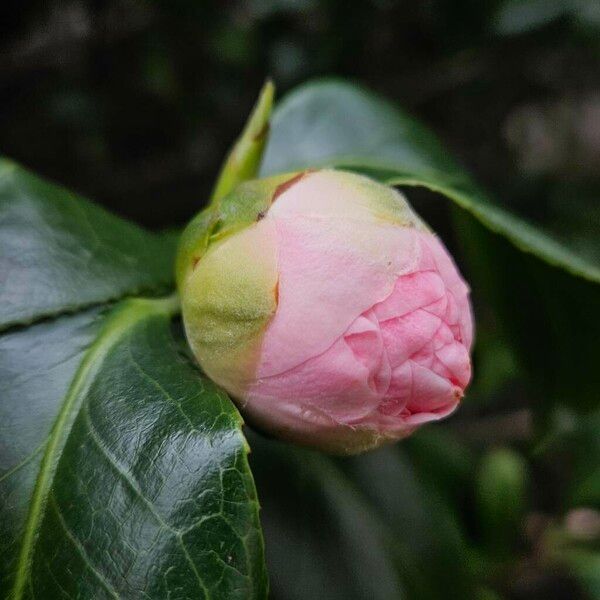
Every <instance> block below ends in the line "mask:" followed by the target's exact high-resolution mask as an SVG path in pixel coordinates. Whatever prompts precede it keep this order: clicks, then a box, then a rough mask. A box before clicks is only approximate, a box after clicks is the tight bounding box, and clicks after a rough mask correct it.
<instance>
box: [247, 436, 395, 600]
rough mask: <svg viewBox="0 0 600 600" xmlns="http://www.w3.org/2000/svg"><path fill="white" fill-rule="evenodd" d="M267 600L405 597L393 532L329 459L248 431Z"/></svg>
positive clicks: (383, 599)
mask: <svg viewBox="0 0 600 600" xmlns="http://www.w3.org/2000/svg"><path fill="white" fill-rule="evenodd" d="M251 444H252V454H251V464H252V470H253V472H254V474H255V477H256V481H257V485H258V488H259V489H260V497H261V503H262V521H263V527H264V532H265V538H266V552H267V565H268V568H269V574H270V580H271V598H273V600H305V599H306V598H327V600H354V599H363V598H364V599H367V598H368V599H369V600H371V599H372V600H379V599H380V600H392V599H401V598H404V597H405V596H404V594H403V591H402V589H403V586H402V583H401V581H400V578H399V574H398V570H397V568H396V565H395V561H394V556H393V553H392V552H391V541H392V540H391V537H390V535H389V532H388V531H386V529H385V527H384V524H383V523H382V522H381V521H380V520H379V519H378V516H377V515H376V514H375V513H374V512H373V511H371V509H370V507H369V506H368V504H367V503H366V502H365V500H364V498H362V497H361V494H360V491H359V490H358V489H357V488H356V486H355V484H354V483H353V482H352V481H349V480H348V479H347V477H346V476H345V475H344V474H343V472H342V471H340V469H339V468H338V467H337V466H336V464H335V462H334V461H333V460H331V459H330V458H328V457H326V456H324V455H320V454H317V453H315V452H310V451H307V450H302V449H299V448H295V447H293V446H289V445H284V444H281V443H278V442H274V441H267V440H265V439H264V438H261V437H259V436H257V435H254V436H252V438H251Z"/></svg>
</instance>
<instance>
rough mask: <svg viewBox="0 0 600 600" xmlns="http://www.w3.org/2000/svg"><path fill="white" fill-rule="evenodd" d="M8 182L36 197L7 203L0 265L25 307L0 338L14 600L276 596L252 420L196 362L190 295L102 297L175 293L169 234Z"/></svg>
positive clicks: (49, 189) (5, 576)
mask: <svg viewBox="0 0 600 600" xmlns="http://www.w3.org/2000/svg"><path fill="white" fill-rule="evenodd" d="M6 176H8V177H14V178H15V180H18V181H20V182H22V181H24V180H25V181H27V182H29V183H28V185H29V184H31V187H30V188H28V189H29V193H27V194H25V193H23V194H22V195H21V193H20V191H19V190H22V189H23V188H22V187H16V188H15V187H13V188H11V189H12V190H13V192H14V194H13V195H11V194H10V193H9V191H8V190H9V188H8V187H5V188H4V195H3V196H2V204H0V223H2V226H3V227H4V230H3V232H8V233H10V237H11V239H9V240H8V242H7V244H8V245H7V246H5V247H6V248H9V249H11V251H16V250H17V249H18V248H19V247H21V248H23V249H26V252H25V253H24V255H23V256H22V257H21V256H17V258H16V259H15V260H14V261H12V260H6V261H4V262H2V265H1V266H2V271H0V273H1V276H2V278H3V280H4V281H9V280H12V278H15V282H12V283H11V284H10V286H11V287H10V297H11V299H12V301H13V306H16V307H18V308H19V311H20V312H19V313H18V316H17V317H15V318H13V317H14V315H15V314H16V313H14V311H13V312H10V311H7V312H6V314H4V315H3V316H4V317H6V318H5V324H10V325H11V326H9V327H8V328H7V329H6V330H5V331H4V332H3V333H2V335H0V394H1V401H0V590H2V593H3V597H7V598H11V600H20V599H21V598H34V597H35V598H59V597H73V598H94V599H96V598H98V599H100V598H117V597H129V598H133V597H144V598H161V599H162V598H180V599H183V598H192V597H193V598H227V599H229V598H240V599H242V598H243V599H246V598H264V597H265V596H266V573H265V567H264V559H263V541H262V534H261V531H260V525H259V520H258V503H257V499H256V492H255V488H254V483H253V480H252V476H251V473H250V470H249V467H248V463H247V444H246V442H245V439H244V437H243V435H242V432H241V418H240V416H239V413H238V412H237V410H236V409H235V407H234V406H233V404H232V403H231V401H230V400H229V399H228V398H227V396H226V395H225V394H224V393H223V392H221V391H220V390H219V389H218V388H216V386H214V385H213V384H212V383H211V382H210V381H208V380H207V379H206V378H205V377H204V376H203V375H202V374H201V373H199V372H198V370H197V369H196V368H195V367H194V366H193V365H192V363H191V362H190V361H189V360H188V359H187V357H186V356H185V352H184V351H183V350H182V349H183V348H184V341H183V339H182V338H181V334H180V333H179V332H178V330H177V329H172V324H171V321H172V318H173V315H174V314H175V313H176V312H177V311H178V309H179V306H178V302H177V299H176V298H174V297H167V298H131V299H125V300H121V301H119V302H117V303H116V304H111V305H106V304H105V303H104V304H103V302H104V301H106V300H107V299H109V298H119V297H121V296H123V295H126V296H129V295H131V294H133V293H136V292H138V291H140V290H141V289H142V288H143V289H146V290H148V293H157V292H158V291H159V290H161V289H164V288H166V287H170V286H172V285H173V284H172V281H171V280H172V274H171V271H172V264H171V265H170V267H169V271H168V273H167V267H166V264H165V265H163V267H161V266H160V261H161V260H164V261H165V262H166V261H167V260H168V262H169V263H170V261H171V259H172V243H171V240H169V239H168V238H161V237H160V236H154V235H152V234H148V233H145V232H143V231H142V230H140V229H138V228H136V227H133V226H131V225H129V224H126V223H123V222H121V221H119V220H118V219H116V218H115V217H111V216H109V215H107V214H106V213H104V212H103V211H100V210H99V209H96V208H94V207H93V206H91V205H88V204H85V203H84V204H83V205H82V206H79V204H78V200H75V199H74V198H72V197H71V196H70V195H69V194H67V193H65V192H64V190H61V189H60V188H56V187H54V186H51V185H50V184H47V183H44V182H42V181H40V180H38V179H37V178H35V177H33V176H30V175H29V174H27V173H23V172H22V171H21V170H20V169H19V168H18V167H16V166H12V172H11V173H7V174H6ZM33 190H35V191H36V193H37V195H35V198H34V194H33ZM84 223H87V225H85V228H87V230H86V229H85V228H84V226H83V225H84ZM113 226H114V229H113V230H112V233H110V232H108V231H104V230H108V228H109V227H113ZM93 231H97V232H98V237H93V236H91V235H89V233H90V232H93ZM129 233H131V235H132V238H131V239H125V238H126V236H127V235H128V234H129ZM36 235H37V236H38V237H37V238H36ZM118 235H120V236H122V237H123V239H122V240H119V239H118ZM111 236H115V237H114V239H113V238H111ZM36 240H37V241H36ZM40 240H42V241H43V242H44V244H45V251H44V246H43V245H42V244H41V243H40ZM99 240H102V241H99ZM1 243H5V240H4V239H3V240H2V242H1ZM36 257H38V258H37V260H36ZM82 257H83V258H82ZM157 257H158V258H157ZM2 259H4V256H2ZM17 259H18V260H17ZM59 259H64V261H63V262H61V263H60V264H58V263H56V264H55V263H54V262H52V261H58V260H59ZM83 259H85V263H82V260H83ZM18 261H21V262H18ZM145 261H158V262H155V264H154V266H150V265H147V267H148V268H147V269H146V271H145V273H142V274H140V273H138V272H137V271H136V270H137V269H138V268H141V267H142V265H144V263H145ZM82 267H84V268H82ZM113 267H114V269H113ZM145 267H146V266H144V268H145ZM46 268H47V269H48V270H49V271H50V274H48V275H47V276H46V279H44V283H43V285H41V284H40V285H37V282H36V281H35V274H36V273H42V272H45V271H44V269H46ZM52 274H54V276H55V277H56V278H57V279H56V280H52V279H51V278H50V275H52ZM19 278H21V279H19ZM98 278H100V279H101V280H102V281H101V282H100V283H98V281H97V279H98ZM140 282H142V287H141V288H140V287H139V286H140ZM88 286H89V288H90V289H91V290H93V292H94V293H89V294H88V292H89V290H87V291H86V288H87V287H88ZM136 286H137V287H136ZM63 287H64V289H62V288H63ZM3 291H4V290H3ZM53 294H54V295H53ZM86 294H88V295H86ZM89 304H93V305H94V306H92V307H87V306H88V305H89ZM86 307H87V308H86ZM11 319H12V320H11ZM15 319H16V320H15ZM34 319H35V320H36V322H34V323H29V324H28V323H27V322H29V321H31V320H34ZM17 323H18V324H17Z"/></svg>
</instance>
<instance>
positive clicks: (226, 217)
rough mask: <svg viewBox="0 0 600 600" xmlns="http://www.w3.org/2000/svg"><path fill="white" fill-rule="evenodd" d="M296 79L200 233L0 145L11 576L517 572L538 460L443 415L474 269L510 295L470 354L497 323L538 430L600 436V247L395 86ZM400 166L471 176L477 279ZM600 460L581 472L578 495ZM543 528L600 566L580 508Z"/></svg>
mask: <svg viewBox="0 0 600 600" xmlns="http://www.w3.org/2000/svg"><path fill="white" fill-rule="evenodd" d="M272 102H273V86H272V85H271V84H270V83H268V84H267V85H266V86H265V87H264V89H263V91H262V93H261V96H260V98H259V101H258V103H257V105H256V107H255V109H254V111H253V113H252V115H251V117H250V119H249V121H248V124H247V126H246V128H245V129H244V131H243V132H242V134H241V136H240V138H239V140H238V141H237V142H236V143H235V144H234V146H233V149H232V151H231V153H230V155H229V157H228V158H227V160H226V162H225V164H224V166H223V168H222V171H221V173H220V174H219V175H218V178H217V181H216V184H215V188H214V192H213V195H212V198H211V199H210V201H209V202H208V204H206V207H205V208H204V210H203V211H202V212H200V213H199V214H198V216H196V217H195V218H193V220H192V221H191V222H190V224H189V225H188V226H187V228H186V229H185V230H184V231H183V232H182V233H179V232H169V233H151V232H148V231H144V230H142V229H140V228H138V227H137V226H135V225H133V224H131V223H129V222H126V221H124V220H121V219H119V218H117V217H115V216H113V215H111V214H108V213H106V212H105V211H104V210H103V209H101V208H99V207H97V206H95V205H94V204H91V203H89V202H88V201H86V200H84V199H82V198H79V197H76V196H75V195H74V194H72V193H70V192H68V191H66V190H64V189H63V188H61V187H59V186H56V185H54V184H51V183H48V182H46V181H44V180H42V179H40V178H38V177H37V176H35V175H34V174H32V173H30V172H29V171H27V170H26V169H24V168H23V167H21V166H19V165H17V164H15V163H13V162H11V161H10V160H7V159H5V160H2V162H1V163H0V284H1V285H0V328H1V336H0V388H1V390H2V392H1V399H0V591H1V593H2V594H3V597H5V598H10V599H11V600H22V599H25V598H42V599H52V598H94V599H96V598H98V599H100V598H157V599H158V598H161V599H162V598H170V599H173V600H174V599H187V598H206V599H209V598H211V599H212V598H215V599H216V598H223V599H230V598H239V599H249V598H266V596H267V593H268V588H269V583H268V582H269V580H270V588H271V592H272V595H273V597H275V598H328V599H336V598H344V599H348V598H382V599H383V598H388V599H389V598H402V597H408V598H419V599H421V598H425V599H427V598H448V597H457V598H481V599H484V598H499V597H502V596H501V595H500V596H499V595H497V594H502V591H503V587H502V586H503V584H502V583H501V582H502V573H509V574H510V573H511V572H512V571H511V568H516V567H515V565H514V564H513V565H511V563H510V560H509V559H508V558H507V557H510V556H511V554H514V553H516V552H518V548H520V547H521V546H522V544H523V540H522V539H520V533H519V532H520V531H521V529H522V527H523V519H524V515H525V511H526V503H527V501H528V499H527V481H528V467H527V465H526V464H525V462H524V461H523V460H522V459H521V457H520V456H519V455H517V454H515V453H514V452H512V451H511V450H508V449H495V448H492V449H490V450H489V452H487V453H485V452H484V453H483V457H482V458H481V459H476V458H475V457H474V454H473V452H472V451H471V450H470V449H467V448H464V447H463V446H461V444H460V442H459V441H458V440H457V439H456V437H455V436H453V435H452V434H451V433H448V432H440V431H438V430H435V431H434V428H433V427H432V428H431V429H432V432H431V433H427V431H428V426H427V425H426V424H427V423H429V422H432V421H437V420H440V419H442V418H444V417H447V416H448V415H450V413H452V412H453V411H454V410H455V409H456V408H457V406H458V405H459V403H460V402H461V401H462V402H465V403H468V401H469V392H468V390H467V386H468V384H469V382H470V379H471V350H472V342H473V337H474V321H475V319H474V317H473V311H472V308H471V304H470V296H469V294H470V292H469V288H471V293H472V295H473V298H474V301H475V306H476V308H477V306H478V298H485V300H486V303H487V306H489V307H490V310H491V312H492V313H493V314H492V316H490V315H489V314H482V315H481V319H480V315H479V314H477V310H476V311H475V315H476V317H477V319H476V320H477V323H478V331H479V323H480V322H481V323H482V331H483V333H482V336H481V341H478V345H477V346H476V348H475V350H474V352H475V354H474V356H475V367H476V368H475V373H477V365H478V361H479V364H481V366H482V370H483V371H484V372H485V371H486V370H488V371H489V370H490V364H492V363H493V362H494V356H496V355H494V354H492V353H491V350H490V348H493V347H494V343H498V340H501V342H502V344H503V347H504V348H506V352H507V353H508V354H510V356H515V357H518V361H519V364H522V365H523V377H524V380H525V381H526V382H527V384H528V386H529V390H530V392H529V393H530V394H531V397H532V398H533V399H535V400H536V405H535V407H534V409H535V415H536V416H535V428H536V436H537V439H538V441H539V448H540V450H539V452H548V453H550V454H549V456H551V452H552V448H553V443H554V441H555V440H556V439H559V438H560V437H561V436H563V435H565V431H564V429H563V430H561V429H556V428H554V429H553V423H556V422H557V420H560V418H563V421H564V417H565V415H567V416H568V418H569V419H570V421H569V422H570V423H571V424H572V427H571V428H570V429H569V430H568V432H567V433H568V436H571V439H575V440H579V441H578V442H577V441H576V443H575V447H577V444H579V447H581V446H582V443H581V440H582V439H590V437H589V436H587V434H586V433H585V431H586V427H587V428H588V429H589V428H590V423H596V424H597V422H598V421H597V414H598V411H599V410H600V407H599V403H598V399H599V395H598V389H600V370H599V369H598V368H597V365H596V364H595V359H596V358H597V356H598V355H597V352H596V345H597V343H598V339H600V321H599V320H598V319H597V318H594V315H597V310H598V307H600V285H599V284H600V269H599V268H598V267H597V266H596V265H594V264H593V263H592V262H591V261H589V260H587V259H585V258H583V257H581V256H579V255H577V254H576V253H573V252H571V251H570V250H569V249H567V248H566V247H565V246H563V245H561V244H560V243H558V242H557V241H555V240H553V239H552V238H550V237H548V236H547V235H545V234H544V233H543V232H541V231H538V230H537V229H536V228H535V227H533V226H531V225H529V224H528V223H526V222H524V221H522V220H521V219H520V218H518V217H517V216H515V215H513V214H511V213H509V212H507V211H506V210H504V209H501V208H500V207H499V206H498V205H496V204H494V203H493V202H492V201H491V200H490V199H489V198H488V197H487V196H486V195H485V194H484V193H483V192H482V191H481V190H480V189H479V187H478V186H477V185H476V184H474V183H473V181H472V180H471V179H470V178H469V176H468V175H467V174H466V173H465V172H464V171H463V170H462V169H461V168H460V167H459V166H458V165H457V164H456V163H455V162H454V161H453V160H452V159H451V158H449V155H448V153H447V152H446V151H445V150H444V149H443V148H442V147H441V146H440V144H439V142H438V141H437V140H436V139H435V137H434V136H433V135H432V134H431V133H430V132H429V131H428V130H427V129H425V128H424V127H423V126H421V125H420V124H419V123H417V122H416V121H415V120H413V119H412V118H411V117H409V116H407V115H406V114H404V113H403V112H401V111H400V110H398V109H397V108H395V107H393V106H391V105H390V104H388V103H387V102H386V101H385V100H383V99H381V98H379V97H377V96H375V95H374V94H372V93H370V92H368V91H366V90H364V89H362V88H360V87H357V86H354V85H351V84H348V83H345V82H340V81H333V80H331V81H318V82H314V83H309V84H306V85H304V86H302V87H301V88H299V89H298V90H295V91H293V92H292V93H291V94H290V95H289V96H288V97H287V98H285V99H284V100H283V101H282V102H281V103H280V104H278V105H277V106H276V108H275V110H274V112H273V115H272V116H271V108H272ZM271 117H272V118H271ZM399 186H401V187H403V188H404V189H405V191H406V190H408V191H407V192H406V193H407V194H408V195H410V193H411V190H410V188H414V187H417V186H418V187H421V188H426V189H427V190H429V191H431V192H434V193H435V194H436V199H437V201H439V202H440V203H441V202H446V203H447V204H448V205H449V207H450V211H449V215H450V217H449V224H448V229H452V230H453V233H454V235H455V236H456V238H457V239H458V242H459V244H458V248H459V249H460V256H461V257H462V258H463V259H465V260H464V264H465V265H466V268H467V270H468V280H469V285H467V284H466V283H465V280H464V279H463V276H462V275H461V274H460V272H459V270H458V268H457V266H456V264H455V262H454V260H453V258H452V257H451V256H450V254H449V253H448V251H447V249H446V247H445V245H444V243H443V242H442V240H441V238H440V237H439V236H438V235H436V234H435V233H434V232H433V231H432V230H431V229H430V227H429V226H428V225H427V224H426V223H425V222H424V221H423V220H422V219H421V218H420V217H419V216H418V215H417V214H416V213H415V211H414V210H413V209H412V208H411V206H410V205H409V203H408V201H407V200H406V198H405V196H404V195H403V194H402V193H401V192H400V191H398V190H397V189H396V188H397V187H399ZM204 204H205V203H204V202H203V201H202V199H199V208H201V207H202V205H204ZM190 216H191V215H190ZM461 264H463V263H461ZM478 335H479V334H478ZM474 386H475V387H476V388H477V379H475V382H474ZM480 387H481V386H480ZM465 390H467V392H466V397H465V399H464V400H462V399H463V396H464V395H465ZM582 414H585V415H587V416H585V417H581V416H580V415H582ZM242 419H244V420H245V421H246V422H247V424H248V426H249V427H247V428H246V429H245V430H243V420H242ZM420 427H423V435H422V436H421V434H420V433H419V434H418V435H417V436H415V437H414V438H409V439H407V440H405V441H403V442H401V443H400V444H397V445H394V444H392V442H395V441H397V440H399V439H401V438H405V437H407V436H408V435H409V434H411V433H412V432H414V431H415V430H416V429H417V428H420ZM591 429H592V433H593V430H594V428H593V427H592V428H591ZM253 430H255V431H256V432H258V433H254V432H253ZM596 439H597V438H596ZM278 440H280V441H278ZM586 443H587V442H586ZM591 443H592V444H593V442H591ZM382 445H385V447H383V448H381V449H380V450H377V451H370V450H373V449H374V448H376V447H378V446H382ZM302 446H305V447H306V448H303V447H302ZM250 448H252V450H253V452H252V456H251V461H252V462H251V464H252V469H251V467H250V463H249V451H250ZM368 450H369V452H367V451H368ZM360 453H364V454H362V455H361V456H356V457H352V458H343V459H340V458H334V457H332V456H330V454H343V455H348V454H356V455H358V454H360ZM578 464H579V463H578ZM597 477H598V471H597V469H596V470H595V471H593V472H589V471H586V470H585V469H580V470H579V471H578V472H577V476H576V477H575V480H574V483H573V487H572V491H571V492H570V494H571V496H570V500H568V501H567V505H568V503H569V502H571V506H570V508H573V507H575V506H581V505H586V506H589V505H593V503H594V502H595V501H597V500H598V489H600V488H598V486H597V482H598V479H597ZM255 478H256V483H257V486H256V487H255ZM431 490H435V492H431ZM465 490H471V492H468V491H467V492H465ZM465 502H467V503H468V502H470V503H472V505H473V511H472V513H473V515H474V516H473V519H474V521H475V522H476V524H475V525H473V523H470V524H469V523H464V522H462V521H461V520H460V518H459V516H458V515H460V514H461V507H463V506H464V503H465ZM259 505H260V506H262V507H263V509H262V512H261V515H260V518H259ZM586 514H587V515H588V517H589V514H588V513H585V514H584V513H581V512H579V513H577V515H579V517H580V518H584V517H585V515H586ZM582 515H583V516H582ZM590 518H592V517H590ZM261 522H262V527H261ZM573 522H574V521H573V518H572V519H571V521H570V523H571V525H572V524H573ZM263 529H264V532H265V537H266V544H265V540H264V539H263ZM548 531H550V534H548V536H547V538H545V539H544V544H545V548H546V551H547V556H546V558H547V560H548V561H549V562H550V563H551V564H556V565H561V567H560V568H564V569H570V570H571V571H573V572H574V573H576V575H577V577H579V579H580V581H581V582H582V583H581V585H583V586H584V587H585V588H586V589H587V590H588V591H589V590H592V591H593V590H594V589H596V590H597V589H598V588H597V587H594V586H597V585H598V583H597V582H598V579H597V573H596V574H595V575H594V573H595V568H594V565H597V564H598V563H597V554H595V553H594V551H593V550H592V549H590V547H589V545H586V544H585V543H581V544H580V543H579V541H578V538H577V535H576V527H575V529H573V527H571V528H570V529H569V527H563V526H562V525H561V524H559V523H557V524H555V526H554V527H553V528H549V529H548ZM569 531H570V532H571V533H569ZM574 531H575V533H573V532H574ZM569 536H571V537H569ZM538 542H539V540H538ZM265 550H266V560H265ZM267 565H268V567H269V577H268V576H267ZM509 577H510V575H509ZM499 581H500V583H498V582H499ZM448 590H452V594H453V595H452V596H449V595H448Z"/></svg>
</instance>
